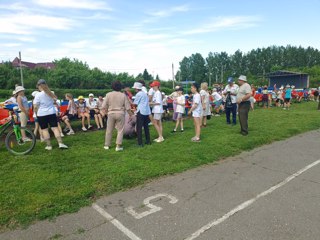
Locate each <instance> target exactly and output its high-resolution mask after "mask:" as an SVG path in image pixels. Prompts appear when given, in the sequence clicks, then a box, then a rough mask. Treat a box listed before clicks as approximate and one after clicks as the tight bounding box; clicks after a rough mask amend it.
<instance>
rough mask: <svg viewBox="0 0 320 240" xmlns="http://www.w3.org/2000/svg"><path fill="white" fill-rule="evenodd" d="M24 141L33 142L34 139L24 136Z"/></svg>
mask: <svg viewBox="0 0 320 240" xmlns="http://www.w3.org/2000/svg"><path fill="white" fill-rule="evenodd" d="M22 141H24V142H32V140H31V139H30V138H28V137H25V138H22Z"/></svg>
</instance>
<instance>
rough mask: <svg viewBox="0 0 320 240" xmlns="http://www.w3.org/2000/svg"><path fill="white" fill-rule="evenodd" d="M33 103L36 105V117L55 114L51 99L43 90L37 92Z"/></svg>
mask: <svg viewBox="0 0 320 240" xmlns="http://www.w3.org/2000/svg"><path fill="white" fill-rule="evenodd" d="M33 104H35V105H37V106H38V112H37V116H38V117H42V116H47V115H52V114H56V110H55V108H54V105H53V99H52V98H51V97H50V96H48V95H47V94H46V93H45V92H44V91H41V92H39V93H37V95H36V96H35V98H34V100H33Z"/></svg>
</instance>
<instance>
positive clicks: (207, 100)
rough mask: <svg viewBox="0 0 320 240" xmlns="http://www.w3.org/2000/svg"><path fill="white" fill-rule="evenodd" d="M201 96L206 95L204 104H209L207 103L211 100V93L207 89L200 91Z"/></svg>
mask: <svg viewBox="0 0 320 240" xmlns="http://www.w3.org/2000/svg"><path fill="white" fill-rule="evenodd" d="M200 96H201V97H204V104H206V105H207V103H208V102H209V94H208V93H207V91H206V90H201V91H200Z"/></svg>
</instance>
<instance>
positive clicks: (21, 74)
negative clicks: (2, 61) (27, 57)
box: [19, 52, 23, 87]
mask: <svg viewBox="0 0 320 240" xmlns="http://www.w3.org/2000/svg"><path fill="white" fill-rule="evenodd" d="M19 60H20V61H19V66H20V77H21V86H22V87H23V73H22V64H21V52H19Z"/></svg>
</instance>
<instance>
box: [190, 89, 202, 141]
mask: <svg viewBox="0 0 320 240" xmlns="http://www.w3.org/2000/svg"><path fill="white" fill-rule="evenodd" d="M198 91H199V86H198V84H197V83H193V84H192V85H191V92H192V93H193V103H192V107H191V109H190V113H192V117H193V122H194V129H195V134H196V135H195V136H194V137H193V138H191V141H192V142H200V132H201V118H202V104H201V96H200V94H199V92H198Z"/></svg>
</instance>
